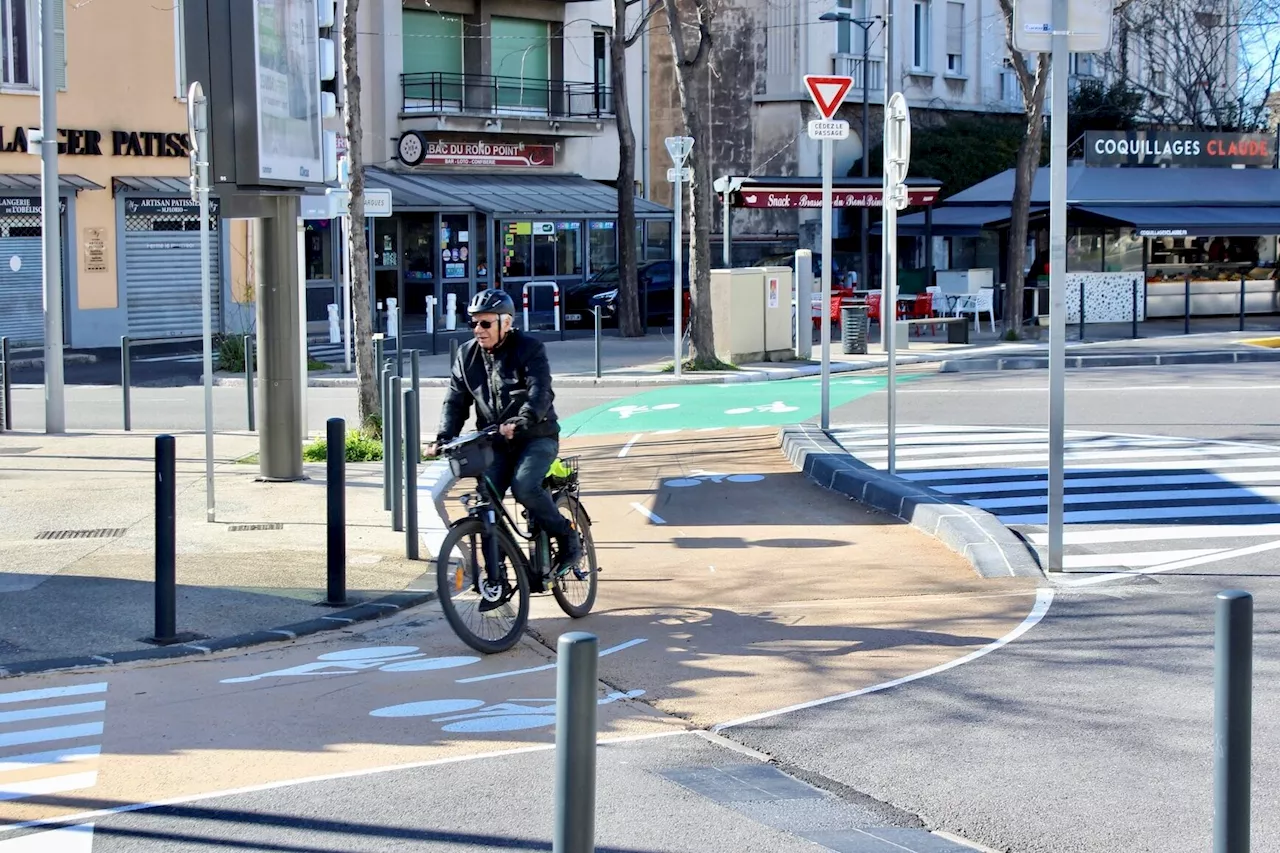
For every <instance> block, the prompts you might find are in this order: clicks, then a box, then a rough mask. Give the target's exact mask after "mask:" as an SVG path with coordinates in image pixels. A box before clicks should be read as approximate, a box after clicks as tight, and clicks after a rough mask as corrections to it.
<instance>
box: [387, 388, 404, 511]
mask: <svg viewBox="0 0 1280 853" xmlns="http://www.w3.org/2000/svg"><path fill="white" fill-rule="evenodd" d="M403 387H404V380H402V379H401V378H400V377H399V376H392V377H391V387H390V389H389V390H390V393H391V529H392V530H394V531H396V532H397V533H398V532H400V531H402V530H404V467H403V466H404V455H405V454H404V430H403V426H404V419H403V417H402V415H403V411H402V408H401V406H402V401H403V397H402V395H403V391H402V389H403Z"/></svg>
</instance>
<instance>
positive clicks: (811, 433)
mask: <svg viewBox="0 0 1280 853" xmlns="http://www.w3.org/2000/svg"><path fill="white" fill-rule="evenodd" d="M779 439H780V441H781V444H782V452H783V453H784V454H785V455H786V457H787V459H789V460H790V461H791V464H792V465H794V466H795V467H796V468H798V469H799V470H801V471H803V472H804V473H805V475H806V476H808V477H809V479H811V480H813V481H814V482H816V483H817V484H818V485H820V486H822V487H824V488H827V489H831V490H832V491H836V492H840V493H842V494H845V495H848V496H849V497H850V498H852V499H853V500H856V501H858V502H859V503H862V504H866V505H867V506H871V507H875V508H876V509H879V510H882V511H884V512H887V513H889V514H890V515H892V516H895V517H897V518H900V519H902V520H903V521H905V522H907V523H908V524H910V525H911V526H912V527H915V528H916V529H918V530H922V531H923V532H925V533H928V534H929V535H930V536H933V537H934V538H936V539H938V540H940V541H941V542H942V543H943V544H945V545H946V546H947V547H949V548H951V550H953V551H955V552H956V553H958V554H960V555H961V556H963V557H964V558H965V559H966V560H968V561H969V563H970V564H971V565H972V566H973V569H974V571H976V572H977V573H978V575H979V576H981V577H984V578H1007V577H1027V578H1040V579H1043V578H1044V573H1043V572H1042V571H1041V569H1040V564H1039V562H1038V561H1037V560H1036V558H1035V556H1034V554H1032V552H1031V551H1030V550H1029V549H1028V548H1027V546H1026V545H1025V544H1024V543H1023V541H1022V540H1021V539H1019V538H1018V537H1017V536H1016V535H1014V533H1013V531H1011V530H1010V529H1009V528H1007V527H1005V526H1004V525H1003V524H1001V523H1000V522H999V521H997V520H996V517H995V516H993V515H991V514H990V513H988V512H985V511H983V510H980V509H975V508H974V507H971V506H968V505H966V504H956V503H948V502H947V501H946V500H945V499H944V498H943V497H942V496H940V495H937V494H935V493H934V492H931V491H929V490H928V489H923V488H921V487H919V486H916V485H914V484H913V483H909V482H907V481H906V480H902V479H900V478H898V477H894V476H890V475H889V474H885V473H883V472H881V471H877V470H875V469H873V468H870V467H869V466H867V465H865V464H864V463H862V462H859V461H858V460H857V459H855V458H854V457H852V456H850V455H849V454H848V453H847V452H846V451H845V450H844V448H842V447H841V446H840V445H839V444H837V443H836V442H835V441H834V440H833V439H832V438H831V437H830V436H828V435H827V434H826V433H825V432H823V431H822V430H821V429H819V428H818V427H816V426H814V425H813V424H798V425H796V426H788V427H783V428H782V429H781V430H780V431H779Z"/></svg>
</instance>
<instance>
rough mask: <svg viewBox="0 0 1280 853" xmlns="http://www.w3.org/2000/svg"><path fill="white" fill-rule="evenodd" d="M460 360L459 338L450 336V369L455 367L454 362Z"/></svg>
mask: <svg viewBox="0 0 1280 853" xmlns="http://www.w3.org/2000/svg"><path fill="white" fill-rule="evenodd" d="M457 360H458V339H457V338H449V369H450V370H452V369H453V363H454V362H455V361H457Z"/></svg>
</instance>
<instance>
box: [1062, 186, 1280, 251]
mask: <svg viewBox="0 0 1280 853" xmlns="http://www.w3.org/2000/svg"><path fill="white" fill-rule="evenodd" d="M1169 171H1172V170H1169ZM1073 209H1074V210H1075V211H1076V212H1077V213H1084V214H1088V215H1090V216H1097V217H1102V218H1104V219H1107V220H1110V221H1112V222H1115V223H1118V224H1122V225H1131V226H1133V227H1134V228H1136V229H1137V230H1138V236H1140V237H1269V236H1273V235H1276V234H1280V207H1278V206H1271V207H1262V206H1243V207H1184V206H1177V207H1166V206H1163V205H1151V206H1139V205H1075V206H1074V207H1073Z"/></svg>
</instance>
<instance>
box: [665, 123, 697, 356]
mask: <svg viewBox="0 0 1280 853" xmlns="http://www.w3.org/2000/svg"><path fill="white" fill-rule="evenodd" d="M666 143H667V153H668V154H670V155H671V162H673V163H674V164H675V168H674V169H668V170H667V180H668V181H671V182H672V187H671V188H672V191H673V193H674V194H675V202H676V203H675V217H676V220H675V226H676V227H675V235H674V241H673V242H674V243H675V246H674V247H673V248H674V250H675V261H674V263H673V264H672V266H673V267H674V269H673V270H672V276H671V277H672V279H674V281H675V297H674V299H673V301H672V303H671V304H672V310H671V316H672V318H673V320H674V322H675V329H674V332H675V339H676V344H675V346H676V363H675V377H676V379H677V380H678V379H679V378H680V360H681V358H682V356H683V355H684V352H683V350H684V347H683V346H681V344H682V343H683V338H684V334H683V331H682V329H681V326H682V325H683V324H682V322H681V321H682V320H683V319H684V299H683V298H682V297H683V296H684V288H683V286H682V282H681V280H682V279H683V278H684V233H683V232H684V182H685V181H687V180H690V179H691V177H692V174H691V172H690V170H689V169H686V168H684V161H685V160H686V159H688V157H689V152H690V151H691V150H692V149H693V137H692V136H668V137H667V139H666ZM690 290H692V286H691V287H690ZM690 319H691V320H692V318H690Z"/></svg>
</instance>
